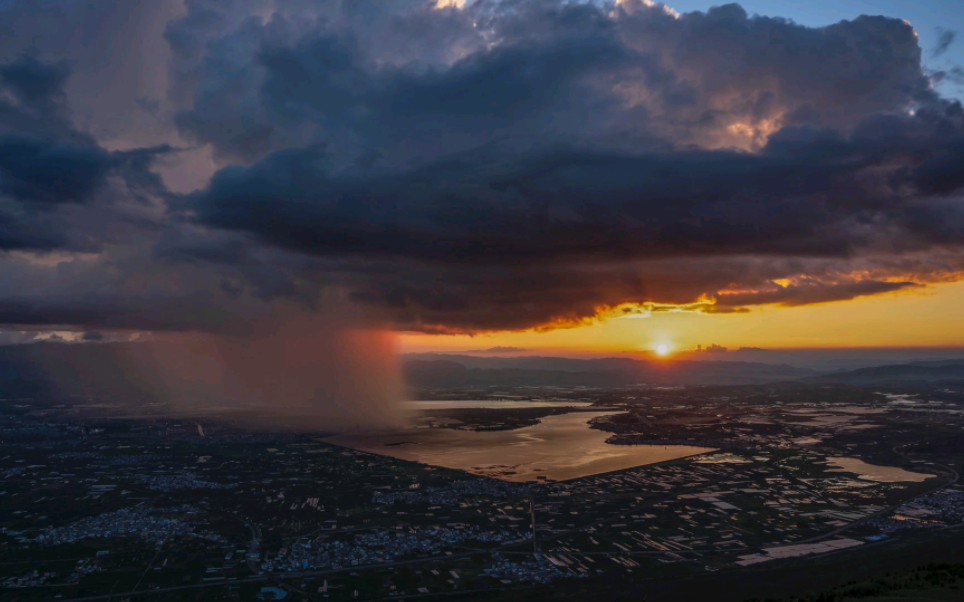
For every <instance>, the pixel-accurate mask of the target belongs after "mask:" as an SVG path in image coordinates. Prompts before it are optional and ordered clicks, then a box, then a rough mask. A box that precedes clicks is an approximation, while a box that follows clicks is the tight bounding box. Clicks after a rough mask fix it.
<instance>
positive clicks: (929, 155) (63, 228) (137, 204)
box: [0, 0, 964, 354]
mask: <svg viewBox="0 0 964 602" xmlns="http://www.w3.org/2000/svg"><path fill="white" fill-rule="evenodd" d="M864 15H869V16H864ZM961 23H964V4H961V3H960V2H958V1H957V0H929V1H916V2H914V1H909V0H908V1H899V0H890V1H873V2H871V1H869V0H868V1H856V0H855V1H852V2H840V1H839V0H812V1H807V2H797V1H789V0H787V1H779V0H754V1H751V2H745V3H743V4H742V6H741V5H737V4H730V5H725V6H715V7H714V3H711V2H701V1H697V0H681V1H679V2H675V3H674V2H670V3H669V5H662V4H656V3H653V2H649V1H644V0H619V1H616V2H603V1H590V0H571V1H561V0H527V1H512V0H503V1H500V0H482V1H478V2H473V1H472V0H466V1H464V2H455V1H453V2H447V1H444V2H434V1H431V0H398V1H395V2H383V1H380V0H356V1H351V2H349V1H335V0H332V1H327V2H324V1H323V2H316V1H308V0H290V1H284V2H282V1H280V0H219V1H215V0H156V1H150V2H129V1H128V0H102V1H99V2H89V1H86V0H85V1H79V0H77V1H72V0H60V1H56V2H54V1H33V0H0V250H2V251H3V254H2V255H0V324H2V327H0V342H9V343H24V342H31V341H36V340H51V339H54V340H57V339H67V340H70V341H76V342H100V341H111V340H132V339H145V338H151V337H165V336H170V335H178V336H179V335H190V334H192V333H217V334H230V335H233V334H243V333H246V332H248V331H250V330H252V329H253V328H254V327H253V326H252V325H253V324H257V325H258V326H257V328H258V329H262V330H263V329H264V328H266V326H265V324H283V325H284V327H283V328H282V327H280V326H279V327H277V328H278V329H279V331H285V332H288V331H289V330H290V331H292V332H294V331H298V326H297V325H298V324H299V323H303V324H304V325H305V326H304V328H316V327H317V324H319V323H321V324H325V325H326V327H325V328H322V329H320V330H322V332H319V333H318V337H319V338H321V339H324V338H325V337H326V336H328V333H326V332H324V331H325V330H326V329H327V328H336V327H335V326H331V325H333V324H337V325H338V326H337V328H342V327H345V328H352V329H356V328H362V329H374V330H378V331H383V332H384V331H387V332H394V333H398V339H397V348H398V349H399V350H401V351H407V352H412V351H460V352H464V351H477V350H483V349H489V348H496V347H498V348H516V349H518V350H524V351H526V352H553V353H606V354H609V353H635V352H645V353H648V352H651V351H653V350H654V349H656V348H657V347H658V346H660V345H664V346H666V351H668V352H669V354H672V353H678V352H680V351H684V350H687V349H691V348H693V347H695V346H696V345H704V346H705V345H709V344H720V345H725V346H727V347H731V348H738V347H744V346H746V347H875V346H891V347H893V346H897V347H927V346H936V347H964V317H962V316H964V312H962V311H961V310H960V308H961V307H962V306H964V168H962V166H964V110H962V107H961V102H960V101H961V99H962V98H964V70H962V68H961V65H964V50H962V48H964V46H962V42H961V40H959V39H958V38H959V32H957V31H956V30H955V29H954V27H956V26H958V25H959V24H961ZM309 316H326V317H325V319H323V320H320V321H319V320H318V319H315V318H313V317H309ZM331 340H333V341H336V340H338V339H337V337H333V338H332V339H331Z"/></svg>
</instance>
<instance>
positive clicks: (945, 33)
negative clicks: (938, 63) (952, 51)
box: [931, 27, 957, 58]
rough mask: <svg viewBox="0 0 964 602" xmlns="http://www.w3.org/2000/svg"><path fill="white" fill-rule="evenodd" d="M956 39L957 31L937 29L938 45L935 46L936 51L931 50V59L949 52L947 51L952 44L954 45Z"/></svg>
mask: <svg viewBox="0 0 964 602" xmlns="http://www.w3.org/2000/svg"><path fill="white" fill-rule="evenodd" d="M956 39H957V32H956V31H954V30H952V29H944V28H942V27H939V28H937V43H936V44H934V49H933V50H931V57H933V58H937V57H939V56H941V55H942V54H944V53H945V52H947V49H948V48H950V47H951V44H953V43H954V41H955V40H956Z"/></svg>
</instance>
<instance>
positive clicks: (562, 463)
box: [326, 406, 715, 482]
mask: <svg viewBox="0 0 964 602" xmlns="http://www.w3.org/2000/svg"><path fill="white" fill-rule="evenodd" d="M500 407H501V406H500ZM612 413H613V412H576V413H572V414H559V415H556V416H547V417H545V418H542V419H541V420H542V421H541V422H540V423H539V424H536V425H533V426H529V427H525V428H520V429H515V430H511V431H486V432H474V431H455V430H450V429H441V428H435V429H428V428H421V429H417V428H416V429H409V430H406V431H400V432H395V433H383V434H359V435H338V436H335V437H329V438H328V439H326V440H327V441H329V442H331V443H334V444H336V445H343V446H345V447H351V448H353V449H358V450H361V451H366V452H370V453H375V454H381V455H385V456H392V457H394V458H400V459H402V460H411V461H415V462H420V463H422V464H429V465H432V466H442V467H445V468H454V469H457V470H464V471H466V472H470V473H472V474H477V475H482V476H487V477H495V478H499V479H503V480H506V481H514V482H525V481H535V480H550V481H567V480H570V479H578V478H581V477H585V476H589V475H593V474H599V473H603V472H611V471H614V470H624V469H627V468H633V467H635V466H642V465H645V464H655V463H657V462H665V461H667V460H674V459H677V458H684V457H687V456H693V455H696V454H702V453H706V452H710V451H715V450H714V449H711V448H707V447H695V446H689V445H610V444H608V443H606V439H607V438H609V436H610V434H609V433H606V432H603V431H599V430H596V429H590V428H589V426H588V422H589V421H590V420H592V419H593V418H596V417H599V416H607V415H609V414H612Z"/></svg>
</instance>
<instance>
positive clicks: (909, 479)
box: [827, 457, 934, 483]
mask: <svg viewBox="0 0 964 602" xmlns="http://www.w3.org/2000/svg"><path fill="white" fill-rule="evenodd" d="M827 463H828V464H830V465H831V466H833V467H834V470H833V472H852V473H855V474H856V475H857V478H859V479H863V480H865V481H874V482H876V483H920V482H922V481H926V480H927V479H930V478H931V477H933V476H934V475H932V474H926V473H922V472H911V471H909V470H904V469H903V468H898V467H896V466H877V465H876V464H868V463H866V462H864V461H863V460H860V459H857V458H843V457H828V458H827Z"/></svg>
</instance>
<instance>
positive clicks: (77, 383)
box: [0, 343, 964, 400]
mask: <svg viewBox="0 0 964 602" xmlns="http://www.w3.org/2000/svg"><path fill="white" fill-rule="evenodd" d="M150 353H151V349H150V348H149V347H148V346H145V345H141V344H130V343H98V344H82V345H78V344H59V343H42V344H30V345H10V346H0V398H3V397H6V398H15V397H35V396H43V397H49V396H54V397H58V398H59V397H61V396H63V395H85V396H94V397H104V398H111V397H125V398H127V397H130V396H132V395H134V396H136V397H139V398H144V399H145V400H147V399H149V398H157V397H158V396H161V397H163V396H164V391H165V390H166V388H167V387H166V386H165V385H166V384H167V383H164V382H159V381H158V380H157V377H156V376H154V375H151V374H149V373H142V371H140V370H138V368H137V366H138V365H140V364H143V363H144V362H138V361H132V360H137V359H138V358H141V359H143V357H144V356H146V355H149V354H150ZM402 370H403V375H404V377H405V380H406V382H407V383H408V384H409V386H410V387H412V388H414V389H457V388H488V387H625V386H633V385H644V384H646V385H744V384H762V383H770V382H787V381H798V382H804V383H807V382H809V383H840V384H849V385H855V386H863V385H879V384H888V383H890V384H897V383H944V382H946V383H957V384H964V359H954V360H941V361H914V362H906V363H900V364H891V365H881V366H873V367H863V368H859V369H855V370H838V371H833V372H829V371H817V370H812V369H809V368H800V367H796V366H791V365H788V364H777V363H765V362H746V361H726V360H719V361H717V360H688V359H676V360H662V361H661V360H645V359H632V358H597V359H576V358H566V357H535V356H501V355H500V356H497V357H490V356H479V355H450V354H409V355H404V356H402ZM53 374H56V375H57V377H56V382H54V381H53V380H52V379H51V375H53Z"/></svg>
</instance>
